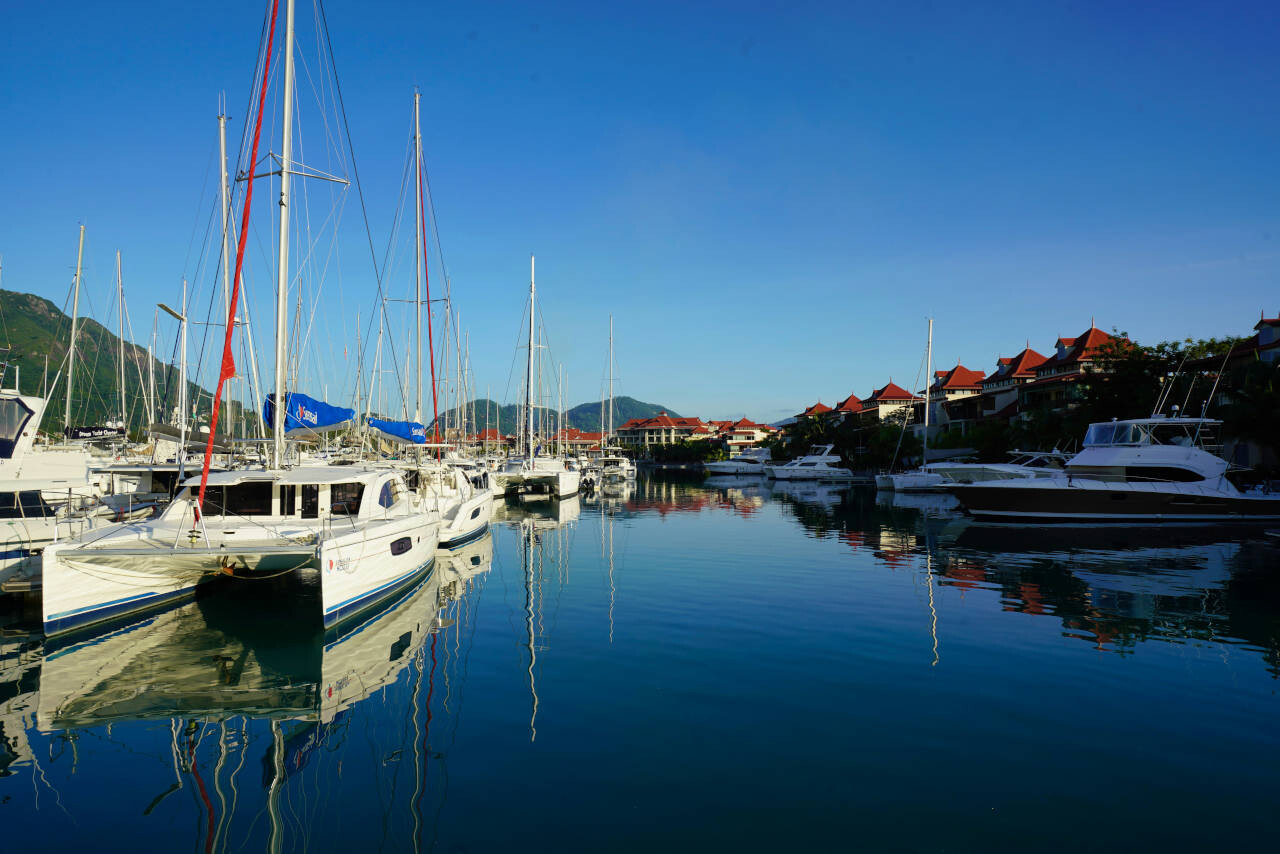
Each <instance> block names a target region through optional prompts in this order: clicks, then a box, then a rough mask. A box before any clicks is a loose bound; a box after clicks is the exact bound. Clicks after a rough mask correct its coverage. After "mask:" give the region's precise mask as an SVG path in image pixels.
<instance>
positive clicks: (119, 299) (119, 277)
mask: <svg viewBox="0 0 1280 854" xmlns="http://www.w3.org/2000/svg"><path fill="white" fill-rule="evenodd" d="M116 310H117V311H118V312H119V313H120V317H119V318H118V319H117V321H116V329H117V330H118V333H117V335H116V341H117V343H118V344H119V346H120V426H121V427H126V424H125V421H126V415H125V409H124V271H123V269H122V268H121V265H120V250H119V249H117V250H116ZM126 432H127V430H126Z"/></svg>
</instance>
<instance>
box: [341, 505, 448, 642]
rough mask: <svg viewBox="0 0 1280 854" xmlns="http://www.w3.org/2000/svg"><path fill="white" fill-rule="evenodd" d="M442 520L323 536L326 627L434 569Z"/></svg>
mask: <svg viewBox="0 0 1280 854" xmlns="http://www.w3.org/2000/svg"><path fill="white" fill-rule="evenodd" d="M439 544H440V523H439V522H438V521H435V520H427V519H425V518H424V517H414V516H408V517H402V518H400V519H391V520H387V521H385V522H379V523H376V524H373V525H367V526H365V527H362V528H357V529H354V530H352V531H350V532H341V531H337V530H335V531H334V532H332V533H330V534H328V535H326V536H325V537H323V538H322V539H321V541H320V545H319V548H318V549H317V557H318V564H319V568H320V599H321V608H322V612H323V615H324V626H325V628H326V629H328V628H332V627H334V626H337V625H339V624H341V623H343V622H345V621H346V620H349V619H352V618H354V617H357V616H359V615H360V614H362V613H364V612H366V611H368V610H369V609H371V608H374V607H376V606H377V605H379V604H380V603H382V602H384V601H385V600H387V599H388V598H390V597H392V596H394V595H396V594H397V593H399V592H400V591H402V590H403V589H404V588H405V587H406V586H408V585H411V584H414V583H416V582H417V581H419V580H420V579H421V578H422V577H423V575H424V574H426V573H427V572H430V571H431V568H432V566H433V565H434V562H435V553H436V548H437V547H438V546H439Z"/></svg>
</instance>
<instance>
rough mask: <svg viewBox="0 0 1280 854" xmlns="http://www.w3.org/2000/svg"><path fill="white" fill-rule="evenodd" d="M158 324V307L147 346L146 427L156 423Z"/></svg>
mask: <svg viewBox="0 0 1280 854" xmlns="http://www.w3.org/2000/svg"><path fill="white" fill-rule="evenodd" d="M159 324H160V309H158V308H157V309H156V316H155V318H154V319H153V320H152V321H151V344H150V345H149V346H148V347H147V429H148V430H149V429H151V425H153V424H155V423H156V327H157V326H159Z"/></svg>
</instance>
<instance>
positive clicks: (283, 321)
mask: <svg viewBox="0 0 1280 854" xmlns="http://www.w3.org/2000/svg"><path fill="white" fill-rule="evenodd" d="M264 85H265V84H264ZM249 168H250V169H252V168H253V164H249ZM292 170H293V0H286V4H285V27H284V141H283V143H282V144H281V146H280V254H279V257H278V258H277V260H276V405H275V412H274V413H273V415H274V417H273V418H272V420H271V430H272V436H271V450H272V464H273V465H274V466H275V467H276V468H279V467H281V466H283V465H284V410H285V402H286V401H285V355H284V354H285V346H286V345H287V344H288V340H289V303H288V300H289V176H290V174H291V172H292Z"/></svg>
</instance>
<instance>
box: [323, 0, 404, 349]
mask: <svg viewBox="0 0 1280 854" xmlns="http://www.w3.org/2000/svg"><path fill="white" fill-rule="evenodd" d="M315 7H316V9H317V10H318V11H319V12H320V25H321V27H322V28H323V30H324V40H325V45H326V46H327V47H328V57H329V66H330V68H331V69H332V73H333V87H334V91H335V92H336V93H337V96H338V109H339V112H340V113H341V114H342V127H343V130H344V132H345V134H346V137H347V150H348V151H349V152H350V153H351V174H352V177H353V178H354V179H355V184H356V195H357V197H358V198H359V199H360V214H361V216H362V217H363V219H364V231H365V237H366V239H367V241H368V244H369V259H370V260H371V261H372V262H373V277H374V282H375V283H376V284H377V287H378V297H379V298H380V299H382V300H383V310H384V311H385V310H386V308H385V306H386V302H385V300H386V294H385V293H384V292H383V287H382V271H381V270H380V269H379V268H378V253H377V250H376V249H374V246H373V229H372V228H371V227H370V225H369V209H368V206H367V205H366V204H365V200H364V185H363V184H362V183H361V182H360V167H359V166H358V165H357V164H356V153H355V146H354V145H353V144H352V142H351V123H350V122H349V121H348V119H347V107H346V102H345V100H344V99H343V97H342V81H341V80H339V79H338V67H337V63H336V62H335V59H334V52H333V40H332V39H331V38H330V36H329V19H328V16H327V15H326V14H325V11H324V2H323V0H316V2H315ZM393 340H394V339H393ZM392 355H393V357H394V355H395V354H394V350H393V351H392Z"/></svg>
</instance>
